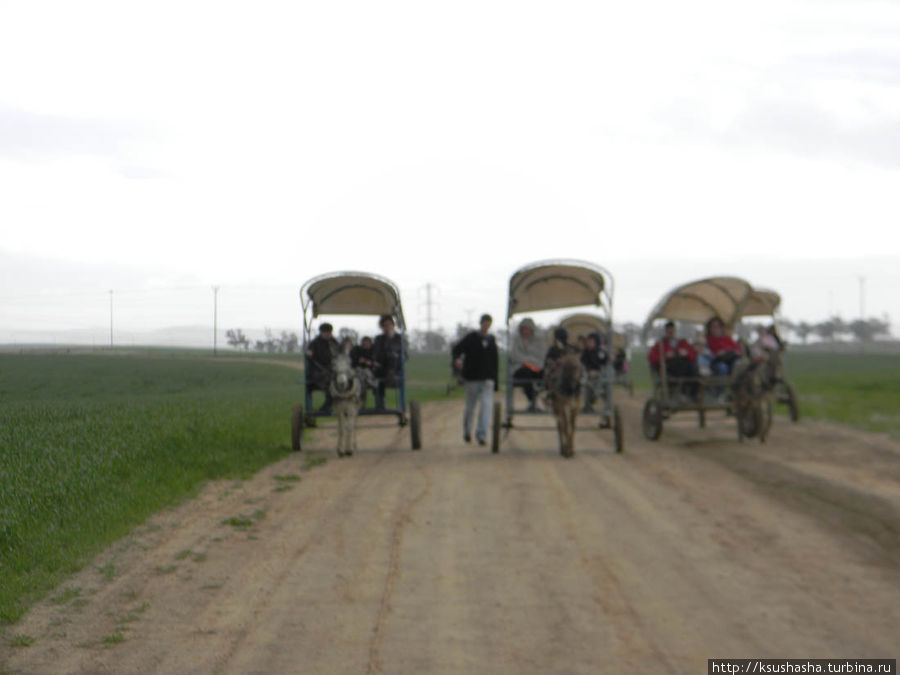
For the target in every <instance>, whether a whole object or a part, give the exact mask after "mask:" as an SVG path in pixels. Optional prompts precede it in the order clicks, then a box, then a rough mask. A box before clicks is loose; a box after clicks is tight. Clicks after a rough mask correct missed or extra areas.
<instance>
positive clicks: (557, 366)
mask: <svg viewBox="0 0 900 675" xmlns="http://www.w3.org/2000/svg"><path fill="white" fill-rule="evenodd" d="M547 370H548V371H549V372H548V375H547V378H546V396H547V399H548V402H549V403H550V407H551V408H552V410H553V414H554V415H556V428H557V430H558V431H559V452H560V454H561V455H562V456H563V457H572V456H573V455H574V454H575V418H576V416H577V415H578V411H579V410H581V407H582V405H583V400H582V399H583V386H582V380H583V377H582V367H581V360H580V359H579V358H578V354H571V353H569V354H565V355H563V356H562V357H561V358H559V359H558V360H556V361H555V362H553V363H552V365H551V364H548V368H547Z"/></svg>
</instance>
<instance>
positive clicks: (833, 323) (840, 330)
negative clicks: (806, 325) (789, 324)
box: [813, 316, 847, 342]
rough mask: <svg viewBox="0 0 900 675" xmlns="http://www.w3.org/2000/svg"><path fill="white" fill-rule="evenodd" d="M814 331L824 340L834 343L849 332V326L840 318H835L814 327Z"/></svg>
mask: <svg viewBox="0 0 900 675" xmlns="http://www.w3.org/2000/svg"><path fill="white" fill-rule="evenodd" d="M813 330H814V331H815V333H816V335H818V336H819V337H820V338H822V339H823V340H827V341H829V342H834V341H835V340H836V339H837V338H838V337H840V336H841V335H843V334H844V333H846V332H847V325H846V324H845V323H844V320H843V319H842V318H841V317H839V316H833V317H831V318H830V319H827V320H825V321H822V322H821V323H817V324H816V325H815V326H813Z"/></svg>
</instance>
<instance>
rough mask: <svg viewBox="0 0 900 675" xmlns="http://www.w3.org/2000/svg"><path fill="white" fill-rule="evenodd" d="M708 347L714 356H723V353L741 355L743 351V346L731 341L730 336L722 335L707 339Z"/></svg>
mask: <svg viewBox="0 0 900 675" xmlns="http://www.w3.org/2000/svg"><path fill="white" fill-rule="evenodd" d="M706 346H707V347H709V351H711V352H712V353H713V354H721V353H722V352H737V353H738V354H741V353H742V352H743V350H742V349H741V346H740V345H739V344H738V343H737V342H735V341H734V340H732V339H731V336H730V335H720V336H719V337H707V338H706Z"/></svg>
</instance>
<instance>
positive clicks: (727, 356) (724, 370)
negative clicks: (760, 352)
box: [699, 317, 743, 375]
mask: <svg viewBox="0 0 900 675" xmlns="http://www.w3.org/2000/svg"><path fill="white" fill-rule="evenodd" d="M742 353H743V352H742V350H741V346H740V345H739V344H738V343H737V342H735V341H734V339H733V338H732V337H731V336H730V335H728V334H727V333H726V332H725V326H724V325H723V324H722V320H721V319H720V318H719V317H713V318H712V319H710V320H709V321H708V322H707V323H706V349H705V350H704V351H703V353H702V354H700V357H699V363H700V372H701V374H703V373H704V371H706V372H710V373H712V374H713V375H730V374H731V369H732V367H733V366H734V362H735V361H737V360H738V359H739V358H740V357H741V354H742Z"/></svg>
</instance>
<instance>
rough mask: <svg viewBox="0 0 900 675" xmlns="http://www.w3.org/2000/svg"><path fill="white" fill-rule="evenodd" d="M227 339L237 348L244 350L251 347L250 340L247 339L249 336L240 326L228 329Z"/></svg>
mask: <svg viewBox="0 0 900 675" xmlns="http://www.w3.org/2000/svg"><path fill="white" fill-rule="evenodd" d="M225 339H226V340H227V341H228V344H229V345H231V346H232V347H234V348H235V349H243V350H244V351H247V350H248V349H250V340H248V339H247V336H246V335H244V331H242V330H241V329H240V328H232V329H231V330H228V331H226V332H225Z"/></svg>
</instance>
